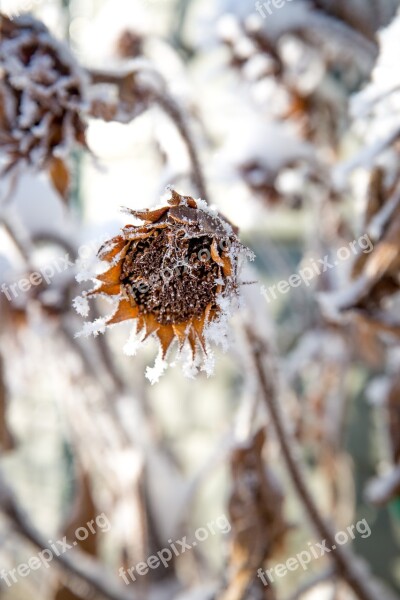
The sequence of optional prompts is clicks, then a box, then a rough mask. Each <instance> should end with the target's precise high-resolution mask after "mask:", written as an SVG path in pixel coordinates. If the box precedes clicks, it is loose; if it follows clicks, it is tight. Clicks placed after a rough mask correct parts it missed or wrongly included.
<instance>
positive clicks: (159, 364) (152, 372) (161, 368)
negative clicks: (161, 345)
mask: <svg viewBox="0 0 400 600" xmlns="http://www.w3.org/2000/svg"><path fill="white" fill-rule="evenodd" d="M167 368H168V363H167V362H166V361H165V360H164V359H163V357H162V351H161V350H160V352H159V353H158V356H157V358H156V362H155V363H154V367H147V369H146V378H147V379H148V380H149V381H150V383H151V385H154V384H155V383H158V382H159V380H160V377H161V375H162V374H163V373H164V372H165V371H166V369H167Z"/></svg>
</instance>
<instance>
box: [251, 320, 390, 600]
mask: <svg viewBox="0 0 400 600" xmlns="http://www.w3.org/2000/svg"><path fill="white" fill-rule="evenodd" d="M246 333H247V338H248V340H249V343H250V348H251V353H252V356H253V362H254V368H255V371H256V375H257V379H258V382H259V385H260V390H261V393H262V397H263V400H264V402H265V405H266V407H267V410H268V413H269V415H270V418H271V422H272V424H273V426H274V429H275V432H276V435H277V438H278V440H279V443H280V446H281V450H282V455H283V458H284V461H285V463H286V467H287V470H288V472H289V474H290V477H291V479H292V483H293V486H294V488H295V490H296V492H297V495H298V496H299V499H300V500H301V503H302V505H303V507H304V509H305V511H306V512H307V514H308V517H309V519H310V522H311V524H312V525H313V526H314V528H315V530H316V531H317V532H318V535H320V536H321V539H322V540H325V541H326V543H327V546H328V547H329V548H331V549H332V548H335V549H334V550H332V551H331V552H330V554H329V557H330V558H331V560H332V561H334V562H335V563H336V570H337V572H338V574H339V575H341V576H342V578H343V579H344V580H345V581H346V582H347V584H348V585H349V586H350V587H351V588H352V590H353V591H354V593H355V594H356V595H357V597H358V598H360V600H376V598H377V597H380V598H381V600H384V599H385V598H387V599H389V598H391V595H390V594H389V592H388V593H387V594H386V593H385V594H384V593H383V591H382V590H381V589H379V590H378V589H377V588H378V585H377V583H376V582H375V581H372V580H371V578H370V577H366V573H365V570H364V569H363V568H362V567H361V566H359V565H358V564H357V558H356V557H355V556H354V555H353V554H352V553H351V552H349V551H347V550H345V549H344V547H342V546H338V545H337V544H336V541H335V535H334V533H333V531H332V529H331V527H330V526H329V525H328V523H327V522H326V521H325V519H324V518H323V516H322V515H321V514H320V511H319V509H318V507H317V505H316V503H315V502H314V500H313V498H312V496H311V494H310V491H309V489H308V487H307V484H306V482H305V479H304V475H303V469H302V467H301V465H300V463H299V459H298V456H299V452H298V451H297V449H296V446H295V442H294V440H293V439H291V437H290V436H289V434H288V432H287V430H286V427H285V424H284V421H283V418H282V413H281V410H280V407H279V405H278V399H277V389H276V386H275V383H274V382H275V380H276V374H275V373H274V369H273V368H272V365H271V364H269V365H268V367H267V364H268V363H267V360H266V359H268V361H270V357H269V353H268V349H267V347H266V345H265V342H264V341H263V340H261V339H260V338H259V337H258V336H257V335H256V334H255V333H254V331H252V329H250V328H249V327H248V328H247V330H246ZM267 371H268V374H267ZM379 588H380V586H379ZM385 592H386V591H385Z"/></svg>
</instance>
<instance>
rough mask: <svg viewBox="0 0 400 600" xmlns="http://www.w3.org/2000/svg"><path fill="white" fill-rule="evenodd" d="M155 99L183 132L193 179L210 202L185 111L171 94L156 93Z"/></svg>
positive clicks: (202, 194) (199, 190) (202, 196)
mask: <svg viewBox="0 0 400 600" xmlns="http://www.w3.org/2000/svg"><path fill="white" fill-rule="evenodd" d="M154 99H155V101H156V102H157V104H158V105H159V106H160V107H161V108H162V109H163V111H164V112H165V113H166V114H167V115H168V116H169V117H170V118H171V119H172V121H173V122H174V123H175V125H176V127H177V129H178V131H179V133H180V134H181V136H182V138H183V140H184V142H185V144H186V147H187V150H188V153H189V157H190V161H191V163H192V170H193V181H194V183H195V185H196V187H197V189H198V192H199V194H200V196H201V198H202V199H203V200H205V201H206V202H207V203H208V202H209V197H208V192H207V187H206V182H205V178H204V175H203V170H202V167H201V163H200V159H199V156H198V153H197V148H196V144H195V141H194V139H193V135H192V132H191V130H190V128H189V125H188V123H187V119H186V115H184V114H183V111H182V109H181V108H180V106H179V105H178V104H177V102H175V100H174V99H173V98H171V97H170V96H168V95H164V94H157V95H155V98H154Z"/></svg>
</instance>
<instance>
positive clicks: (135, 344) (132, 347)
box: [124, 327, 143, 356]
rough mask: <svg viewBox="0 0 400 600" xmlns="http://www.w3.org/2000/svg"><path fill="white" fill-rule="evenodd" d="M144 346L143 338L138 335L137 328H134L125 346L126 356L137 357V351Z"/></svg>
mask: <svg viewBox="0 0 400 600" xmlns="http://www.w3.org/2000/svg"><path fill="white" fill-rule="evenodd" d="M142 345H143V336H142V335H138V333H137V331H136V328H135V327H133V328H132V331H131V333H130V334H129V338H128V340H127V342H126V344H125V346H124V354H126V356H136V354H137V351H138V350H139V349H140V348H141V346H142Z"/></svg>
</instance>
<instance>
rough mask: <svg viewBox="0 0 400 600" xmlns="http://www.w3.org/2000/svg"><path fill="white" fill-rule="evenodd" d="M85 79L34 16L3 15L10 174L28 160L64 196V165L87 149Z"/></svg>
mask: <svg viewBox="0 0 400 600" xmlns="http://www.w3.org/2000/svg"><path fill="white" fill-rule="evenodd" d="M85 85H86V76H85V73H84V71H82V70H81V69H80V68H79V66H78V65H77V64H76V62H75V60H74V58H73V56H72V55H71V54H70V52H69V51H68V49H67V48H65V47H64V46H63V45H62V44H61V43H59V42H58V41H57V40H55V39H54V38H53V37H52V36H51V35H50V33H49V32H48V30H47V29H46V27H45V26H44V25H43V24H42V23H40V22H39V21H37V20H35V19H33V18H32V17H19V18H16V19H14V20H10V19H8V18H7V17H5V16H3V15H1V16H0V150H3V151H4V152H5V154H6V157H7V163H8V164H7V166H6V170H11V169H13V168H14V167H16V166H17V165H20V164H21V163H23V162H26V163H27V164H28V165H30V166H33V167H34V168H35V169H37V170H41V169H47V170H49V173H50V176H51V179H52V181H53V184H54V186H55V187H56V189H57V190H58V191H59V192H60V194H61V195H62V196H63V197H65V196H66V193H67V190H68V184H69V170H68V168H67V166H66V164H65V159H66V157H67V156H68V155H69V154H70V151H71V148H72V146H73V145H74V144H75V143H78V144H82V145H85V125H84V123H83V122H82V120H81V117H80V113H81V111H82V109H83V108H84V105H85V103H84V96H85Z"/></svg>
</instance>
